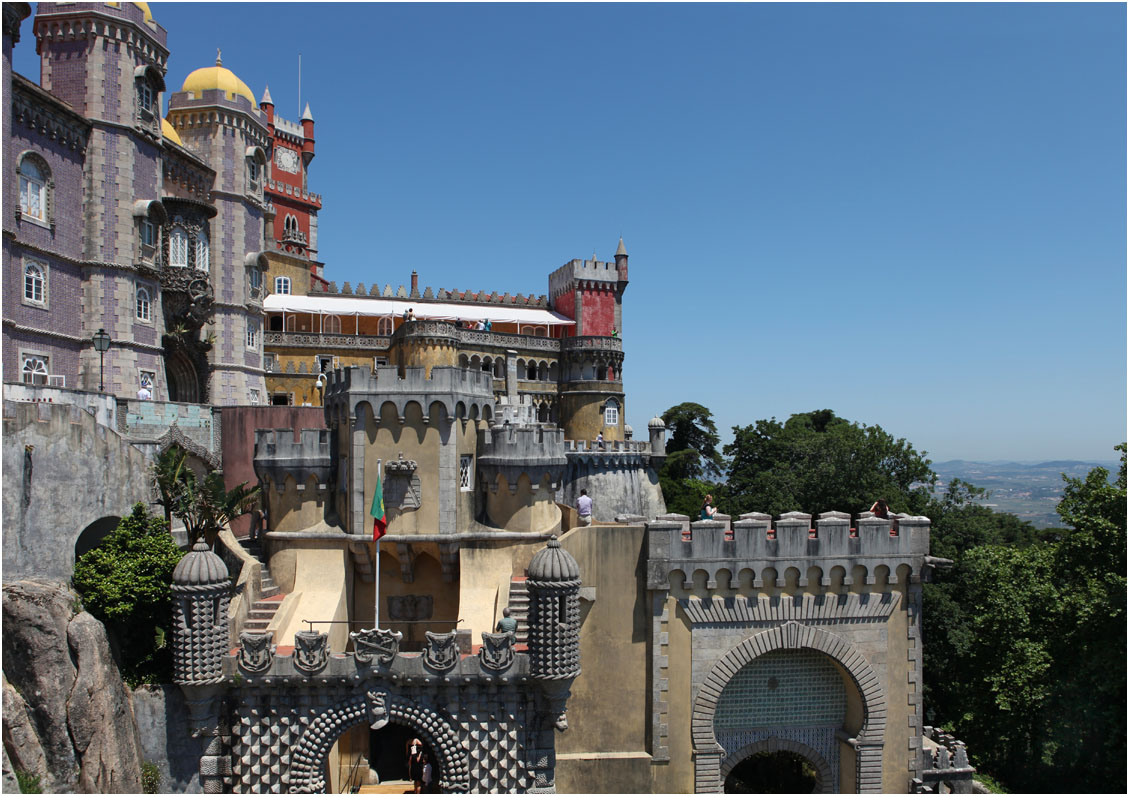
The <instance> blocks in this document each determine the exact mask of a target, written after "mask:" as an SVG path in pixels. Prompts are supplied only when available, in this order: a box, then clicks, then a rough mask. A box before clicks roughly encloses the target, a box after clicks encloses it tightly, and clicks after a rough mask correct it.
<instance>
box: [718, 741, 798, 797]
mask: <svg viewBox="0 0 1130 797" xmlns="http://www.w3.org/2000/svg"><path fill="white" fill-rule="evenodd" d="M818 783H819V778H818V773H817V771H816V767H815V766H813V764H812V762H811V761H808V760H807V759H806V758H805V757H804V756H802V755H799V754H797V753H790V752H788V751H786V750H778V751H776V752H773V753H769V752H762V753H754V754H753V755H751V756H750V757H749V758H744V759H742V760H741V761H740V762H738V765H737V766H735V767H734V768H733V769H731V770H730V774H729V775H727V776H726V783H725V788H724V791H725V792H726V794H811V793H813V792H816V791H820V788H819V786H818Z"/></svg>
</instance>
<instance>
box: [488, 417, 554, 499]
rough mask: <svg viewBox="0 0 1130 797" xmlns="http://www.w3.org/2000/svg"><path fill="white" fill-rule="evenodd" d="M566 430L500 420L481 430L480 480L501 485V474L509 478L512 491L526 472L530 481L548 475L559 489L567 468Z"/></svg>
mask: <svg viewBox="0 0 1130 797" xmlns="http://www.w3.org/2000/svg"><path fill="white" fill-rule="evenodd" d="M564 436H565V433H564V431H562V430H561V429H558V428H556V427H554V426H552V425H544V424H536V425H534V424H531V425H516V424H506V425H502V424H497V425H494V426H491V428H490V429H481V430H480V431H479V447H478V450H479V457H478V469H479V480H480V482H481V483H482V484H483V485H484V486H485V487H486V488H487V489H490V490H492V491H493V490H497V489H498V476H499V475H500V474H501V475H503V476H504V477H505V478H506V483H507V484H508V485H509V487H510V491H511V492H513V491H515V490H517V489H518V479H519V478H520V477H521V475H522V474H523V473H524V474H526V476H527V477H529V479H530V483H531V484H534V485H536V484H540V483H541V480H542V477H543V476H545V475H547V474H548V475H549V477H550V483H551V488H552V489H554V490H556V489H557V486H558V485H559V484H560V482H561V476H562V473H563V472H564V468H565V461H566V460H565V454H564V453H563V446H564V442H565V441H564Z"/></svg>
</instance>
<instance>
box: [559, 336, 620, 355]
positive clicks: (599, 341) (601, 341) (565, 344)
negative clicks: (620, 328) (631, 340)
mask: <svg viewBox="0 0 1130 797" xmlns="http://www.w3.org/2000/svg"><path fill="white" fill-rule="evenodd" d="M561 351H563V352H572V351H602V352H613V351H618V352H623V351H624V342H623V341H622V340H621V339H620V338H613V337H609V336H607V335H578V336H577V337H572V338H562V339H561Z"/></svg>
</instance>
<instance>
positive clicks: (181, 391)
mask: <svg viewBox="0 0 1130 797" xmlns="http://www.w3.org/2000/svg"><path fill="white" fill-rule="evenodd" d="M165 375H166V377H167V379H168V383H169V401H184V402H189V403H197V402H199V401H200V380H199V379H198V378H197V375H196V368H194V367H193V365H192V361H191V360H189V359H188V357H187V356H186V355H185V353H184V352H183V351H178V352H174V353H173V354H171V355H169V357H168V358H167V359H166V360H165Z"/></svg>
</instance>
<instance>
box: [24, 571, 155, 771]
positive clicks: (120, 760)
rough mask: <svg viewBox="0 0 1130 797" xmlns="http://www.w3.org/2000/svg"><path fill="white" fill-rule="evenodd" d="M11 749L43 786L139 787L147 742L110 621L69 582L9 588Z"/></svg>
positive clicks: (40, 583) (29, 583)
mask: <svg viewBox="0 0 1130 797" xmlns="http://www.w3.org/2000/svg"><path fill="white" fill-rule="evenodd" d="M3 619H4V634H3V648H4V676H5V679H6V680H5V683H4V732H3V736H4V749H5V752H6V753H7V755H8V757H9V758H10V759H11V764H12V766H13V767H14V768H18V769H23V770H26V771H28V772H32V773H35V774H39V775H40V776H41V785H42V786H43V787H44V791H58V792H67V791H81V792H102V793H108V792H140V791H141V745H140V742H139V739H138V734H137V726H136V723H135V722H134V718H133V712H132V710H131V707H130V700H129V693H128V692H127V691H126V688H125V684H123V683H122V678H121V675H120V674H119V673H118V669H117V666H116V665H115V663H114V660H113V657H112V656H111V654H110V645H109V641H108V640H107V637H106V629H105V627H104V626H103V625H102V624H101V623H100V622H98V620H96V619H95V618H94V617H93V616H91V615H90V614H88V613H87V612H83V611H80V610H79V600H78V596H77V595H75V593H74V592H73V591H72V590H71V589H70V588H69V587H67V586H66V585H63V584H59V583H54V582H47V581H17V582H15V583H12V584H7V585H5V586H4V602H3Z"/></svg>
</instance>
